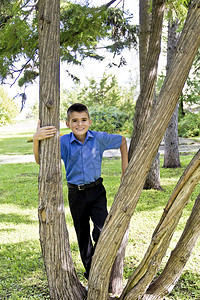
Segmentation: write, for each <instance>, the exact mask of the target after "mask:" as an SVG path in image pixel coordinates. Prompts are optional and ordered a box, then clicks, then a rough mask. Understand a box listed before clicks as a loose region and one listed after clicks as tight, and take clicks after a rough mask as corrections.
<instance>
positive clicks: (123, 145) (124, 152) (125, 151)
mask: <svg viewBox="0 0 200 300" xmlns="http://www.w3.org/2000/svg"><path fill="white" fill-rule="evenodd" d="M120 151H121V160H122V177H121V178H123V176H124V173H125V171H126V168H127V166H128V149H127V142H126V139H125V137H124V136H122V142H121V146H120Z"/></svg>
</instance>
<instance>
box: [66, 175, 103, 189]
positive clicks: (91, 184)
mask: <svg viewBox="0 0 200 300" xmlns="http://www.w3.org/2000/svg"><path fill="white" fill-rule="evenodd" d="M102 182H103V178H101V177H100V178H99V179H97V180H96V181H94V182H91V183H88V184H79V185H76V184H71V183H69V182H68V183H67V186H68V188H69V189H74V190H79V191H84V190H87V189H91V188H93V187H95V186H96V185H99V184H101V183H102Z"/></svg>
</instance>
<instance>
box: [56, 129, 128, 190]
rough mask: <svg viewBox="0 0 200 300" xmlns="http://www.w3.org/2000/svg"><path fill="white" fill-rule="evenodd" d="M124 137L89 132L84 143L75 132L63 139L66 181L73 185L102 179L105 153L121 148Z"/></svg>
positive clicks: (62, 151) (62, 156)
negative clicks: (102, 164) (77, 137)
mask: <svg viewBox="0 0 200 300" xmlns="http://www.w3.org/2000/svg"><path fill="white" fill-rule="evenodd" d="M121 141H122V136H121V135H117V134H108V133H106V132H96V131H90V130H88V131H87V135H86V138H85V141H84V143H83V144H82V143H81V142H80V141H78V140H77V139H76V137H75V136H74V134H73V132H71V133H70V134H65V135H63V136H62V137H61V139H60V143H61V158H62V159H63V161H64V164H65V170H66V179H67V181H68V182H69V183H71V184H77V185H79V184H88V183H91V182H94V181H95V180H97V179H98V178H99V177H101V163H102V157H103V152H104V151H105V150H108V149H117V148H119V147H120V146H121Z"/></svg>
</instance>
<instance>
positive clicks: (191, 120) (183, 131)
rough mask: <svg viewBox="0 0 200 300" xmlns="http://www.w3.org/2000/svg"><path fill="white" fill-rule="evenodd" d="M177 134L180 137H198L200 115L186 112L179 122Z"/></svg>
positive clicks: (199, 132)
mask: <svg viewBox="0 0 200 300" xmlns="http://www.w3.org/2000/svg"><path fill="white" fill-rule="evenodd" d="M178 134H179V136H181V137H194V136H200V113H198V114H195V113H191V112H189V111H188V112H187V113H186V115H185V116H184V117H183V118H182V119H181V120H180V121H179V125H178Z"/></svg>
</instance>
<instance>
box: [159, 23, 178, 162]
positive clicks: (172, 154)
mask: <svg viewBox="0 0 200 300" xmlns="http://www.w3.org/2000/svg"><path fill="white" fill-rule="evenodd" d="M177 30H178V19H176V20H175V21H174V20H173V19H169V21H168V38H167V67H166V71H167V70H168V69H169V65H170V63H171V61H172V57H173V54H174V53H175V49H176V46H177V42H178V38H179V34H178V32H177ZM164 143H165V148H164V165H163V167H165V168H179V167H180V166H181V163H180V158H179V148H178V146H179V138H178V104H177V107H176V108H175V111H174V113H173V116H172V118H171V120H170V122H169V125H168V127H167V129H166V132H165V136H164Z"/></svg>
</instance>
